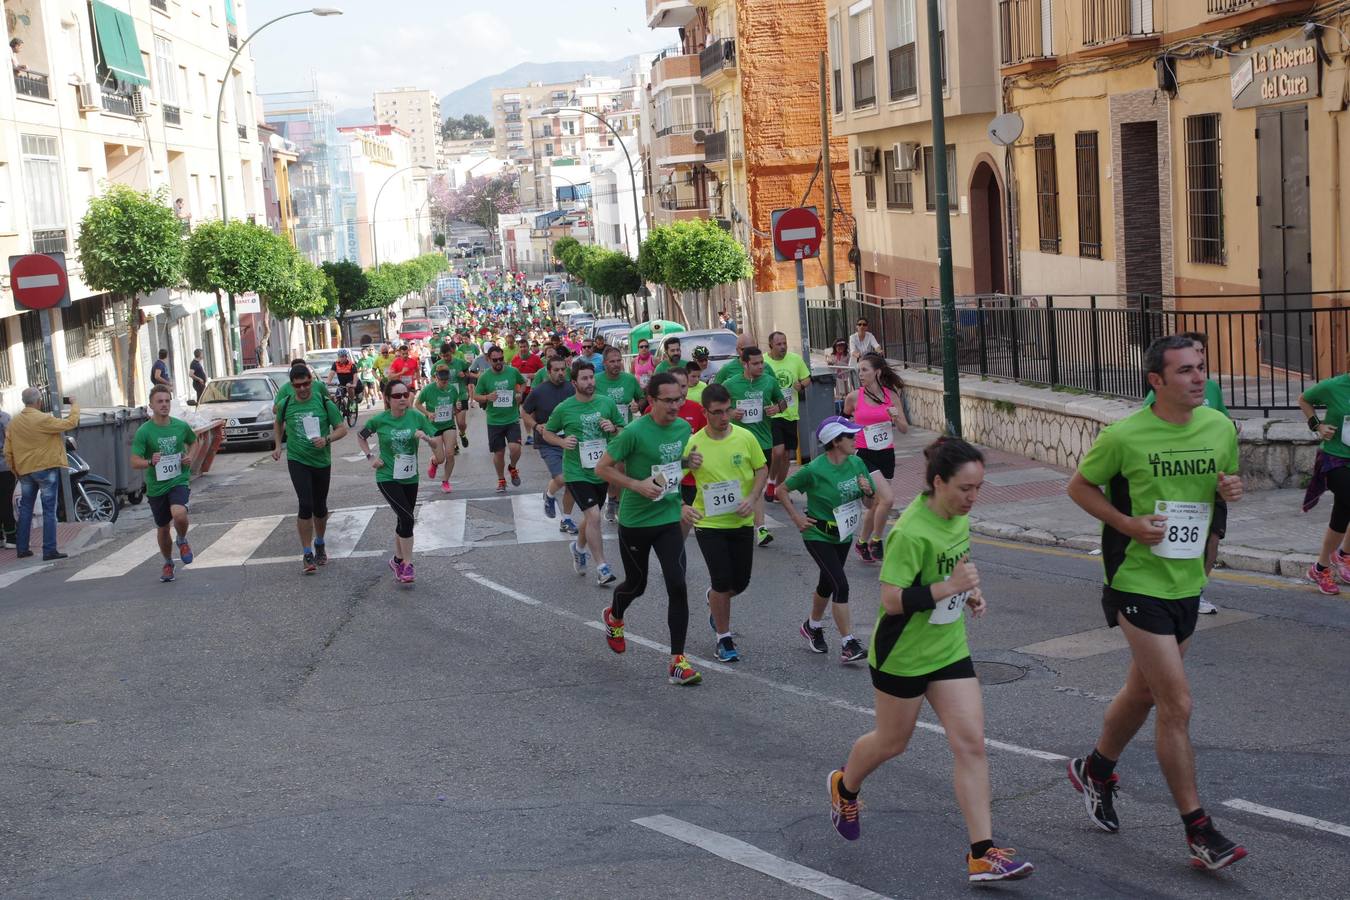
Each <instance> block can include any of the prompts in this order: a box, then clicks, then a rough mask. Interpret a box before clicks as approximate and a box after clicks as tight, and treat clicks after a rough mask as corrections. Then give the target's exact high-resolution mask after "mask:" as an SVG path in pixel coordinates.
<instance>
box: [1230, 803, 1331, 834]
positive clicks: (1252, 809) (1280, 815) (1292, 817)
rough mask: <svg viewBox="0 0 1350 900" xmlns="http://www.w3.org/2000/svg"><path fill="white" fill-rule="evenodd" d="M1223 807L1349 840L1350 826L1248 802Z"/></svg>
mask: <svg viewBox="0 0 1350 900" xmlns="http://www.w3.org/2000/svg"><path fill="white" fill-rule="evenodd" d="M1223 805H1224V806H1227V807H1228V808H1229V809H1240V810H1242V811H1243V812H1249V813H1254V814H1255V815H1258V816H1265V817H1266V818H1269V819H1279V820H1280V821H1281V822H1289V823H1290V824H1293V825H1305V826H1307V827H1308V828H1316V829H1317V830H1318V831H1326V832H1329V833H1331V834H1338V835H1340V836H1341V837H1346V838H1350V826H1346V825H1337V824H1336V823H1335V822H1328V821H1327V820H1326V819H1314V818H1313V817H1312V816H1305V815H1302V814H1300V813H1292V812H1286V811H1285V810H1283V809H1275V808H1274V807H1273V806H1262V805H1261V804H1259V803H1252V802H1250V801H1248V800H1237V799H1234V800H1225V801H1223Z"/></svg>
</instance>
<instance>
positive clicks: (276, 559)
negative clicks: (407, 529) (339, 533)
mask: <svg viewBox="0 0 1350 900" xmlns="http://www.w3.org/2000/svg"><path fill="white" fill-rule="evenodd" d="M388 553H389V551H388V550H353V551H352V552H351V553H348V554H347V556H346V558H347V559H374V558H375V557H377V556H385V555H387V554H388ZM299 561H300V554H299V553H298V552H297V553H296V554H295V555H294V556H255V557H254V558H252V559H246V560H244V565H246V566H275V565H280V564H281V563H295V562H299Z"/></svg>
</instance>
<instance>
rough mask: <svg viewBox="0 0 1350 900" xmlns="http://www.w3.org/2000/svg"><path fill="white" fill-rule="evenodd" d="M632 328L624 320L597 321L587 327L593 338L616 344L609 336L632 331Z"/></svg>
mask: <svg viewBox="0 0 1350 900" xmlns="http://www.w3.org/2000/svg"><path fill="white" fill-rule="evenodd" d="M631 329H632V326H631V325H629V324H628V323H627V322H625V321H624V320H623V319H596V320H595V321H594V322H593V323H591V324H590V325H588V326H586V329H585V330H586V331H587V333H588V334H589V335H590V336H591V337H600V338H604V339H605V341H606V342H607V343H610V344H612V343H614V341H613V340H611V339H610V337H609V335H610V334H611V333H614V332H618V331H630V330H631Z"/></svg>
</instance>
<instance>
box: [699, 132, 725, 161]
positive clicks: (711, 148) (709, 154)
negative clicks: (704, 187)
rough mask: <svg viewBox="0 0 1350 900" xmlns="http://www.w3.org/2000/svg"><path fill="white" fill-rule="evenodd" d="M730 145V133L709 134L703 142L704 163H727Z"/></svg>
mask: <svg viewBox="0 0 1350 900" xmlns="http://www.w3.org/2000/svg"><path fill="white" fill-rule="evenodd" d="M730 143H731V142H730V141H729V140H728V132H726V131H710V132H708V136H707V137H706V138H704V140H703V161H704V162H708V163H714V162H725V161H726V159H727V152H728V149H729V144H730Z"/></svg>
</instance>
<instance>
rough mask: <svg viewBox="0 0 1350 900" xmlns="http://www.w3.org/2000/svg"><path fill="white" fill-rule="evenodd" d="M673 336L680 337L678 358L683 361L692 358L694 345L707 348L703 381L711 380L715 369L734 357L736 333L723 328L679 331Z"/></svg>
mask: <svg viewBox="0 0 1350 900" xmlns="http://www.w3.org/2000/svg"><path fill="white" fill-rule="evenodd" d="M674 336H675V337H677V338H679V339H680V358H681V359H683V360H684V361H685V362H688V361H689V360H691V359H693V358H694V348H695V347H707V348H708V366H707V368H705V369H704V370H703V381H707V382H710V381H712V380H713V376H715V375H716V374H717V370H718V369H720V368H722V366H724V365H726V364H727V361H728V360H731V359H734V358H735V357H736V335H734V334H732V333H731V332H730V331H727V330H726V329H725V328H708V329H705V330H702V331H680V332H676V333H675V335H674ZM664 340H665V339H664V338H663V339H662V341H664Z"/></svg>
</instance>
